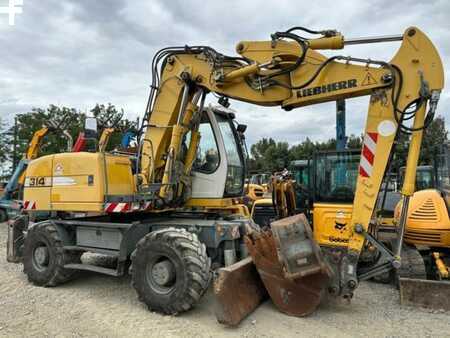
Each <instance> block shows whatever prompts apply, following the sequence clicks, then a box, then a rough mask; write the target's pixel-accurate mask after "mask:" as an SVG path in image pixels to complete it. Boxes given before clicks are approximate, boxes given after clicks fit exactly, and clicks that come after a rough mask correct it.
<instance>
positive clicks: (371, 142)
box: [359, 133, 378, 177]
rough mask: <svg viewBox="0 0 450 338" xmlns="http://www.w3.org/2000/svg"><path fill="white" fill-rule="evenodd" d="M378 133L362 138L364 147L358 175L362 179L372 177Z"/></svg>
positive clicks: (368, 134)
mask: <svg viewBox="0 0 450 338" xmlns="http://www.w3.org/2000/svg"><path fill="white" fill-rule="evenodd" d="M377 141H378V133H367V134H366V135H365V136H364V145H363V150H362V156H361V161H360V163H359V174H360V175H361V176H362V177H370V176H372V171H373V163H374V158H375V151H376V150H377Z"/></svg>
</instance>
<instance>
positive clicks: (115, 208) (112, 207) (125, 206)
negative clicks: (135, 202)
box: [105, 202, 131, 212]
mask: <svg viewBox="0 0 450 338" xmlns="http://www.w3.org/2000/svg"><path fill="white" fill-rule="evenodd" d="M130 209H131V203H115V202H112V203H105V211H106V212H127V211H130Z"/></svg>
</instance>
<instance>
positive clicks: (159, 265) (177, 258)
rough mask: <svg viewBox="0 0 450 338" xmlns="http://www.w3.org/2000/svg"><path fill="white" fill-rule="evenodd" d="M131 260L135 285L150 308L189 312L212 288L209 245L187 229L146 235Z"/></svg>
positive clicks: (141, 298)
mask: <svg viewBox="0 0 450 338" xmlns="http://www.w3.org/2000/svg"><path fill="white" fill-rule="evenodd" d="M131 260H132V268H131V271H132V285H133V287H134V288H135V290H136V292H137V294H138V296H139V300H141V301H142V302H144V303H145V304H146V305H147V306H148V308H149V309H150V310H153V311H157V312H161V313H165V314H176V313H180V312H184V311H187V310H189V309H191V308H192V307H193V306H194V305H195V304H196V303H197V302H198V301H199V300H200V298H201V296H203V294H204V293H205V292H206V290H207V288H208V285H209V281H210V276H211V273H210V267H211V260H210V259H209V258H208V256H207V254H206V247H205V245H204V244H202V243H201V242H200V241H199V240H198V238H197V236H196V235H195V234H191V233H189V232H188V231H186V230H184V229H175V228H168V229H163V230H158V231H155V232H152V233H150V234H148V235H146V236H145V237H144V238H142V239H141V240H140V241H139V242H138V244H137V246H136V250H135V251H134V252H133V254H132V257H131Z"/></svg>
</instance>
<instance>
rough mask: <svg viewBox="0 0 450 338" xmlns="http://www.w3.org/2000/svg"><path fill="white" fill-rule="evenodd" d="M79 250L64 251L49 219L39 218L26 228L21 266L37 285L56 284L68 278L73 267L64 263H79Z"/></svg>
mask: <svg viewBox="0 0 450 338" xmlns="http://www.w3.org/2000/svg"><path fill="white" fill-rule="evenodd" d="M80 257H81V253H80V252H69V251H64V249H63V244H62V242H61V238H60V236H59V234H58V231H57V229H56V226H55V225H54V224H53V223H52V222H42V223H38V224H36V225H34V226H33V227H31V228H30V229H29V230H28V233H27V236H26V239H25V244H24V253H23V270H24V272H25V274H26V275H27V276H28V280H29V281H30V282H32V283H33V284H35V285H38V286H56V285H58V284H62V283H64V282H67V281H68V280H70V279H71V278H72V277H73V275H74V274H75V272H76V270H72V269H65V268H64V265H65V264H69V263H79V262H80Z"/></svg>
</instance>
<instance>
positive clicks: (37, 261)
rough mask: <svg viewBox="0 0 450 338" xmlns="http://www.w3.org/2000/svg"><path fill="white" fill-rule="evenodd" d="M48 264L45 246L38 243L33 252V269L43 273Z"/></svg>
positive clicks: (47, 252) (47, 253)
mask: <svg viewBox="0 0 450 338" xmlns="http://www.w3.org/2000/svg"><path fill="white" fill-rule="evenodd" d="M49 262H50V254H49V251H48V247H47V245H45V244H44V243H39V244H38V245H37V246H36V247H35V248H34V250H33V267H34V268H35V269H36V270H38V271H45V270H46V269H47V268H48V265H49Z"/></svg>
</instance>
